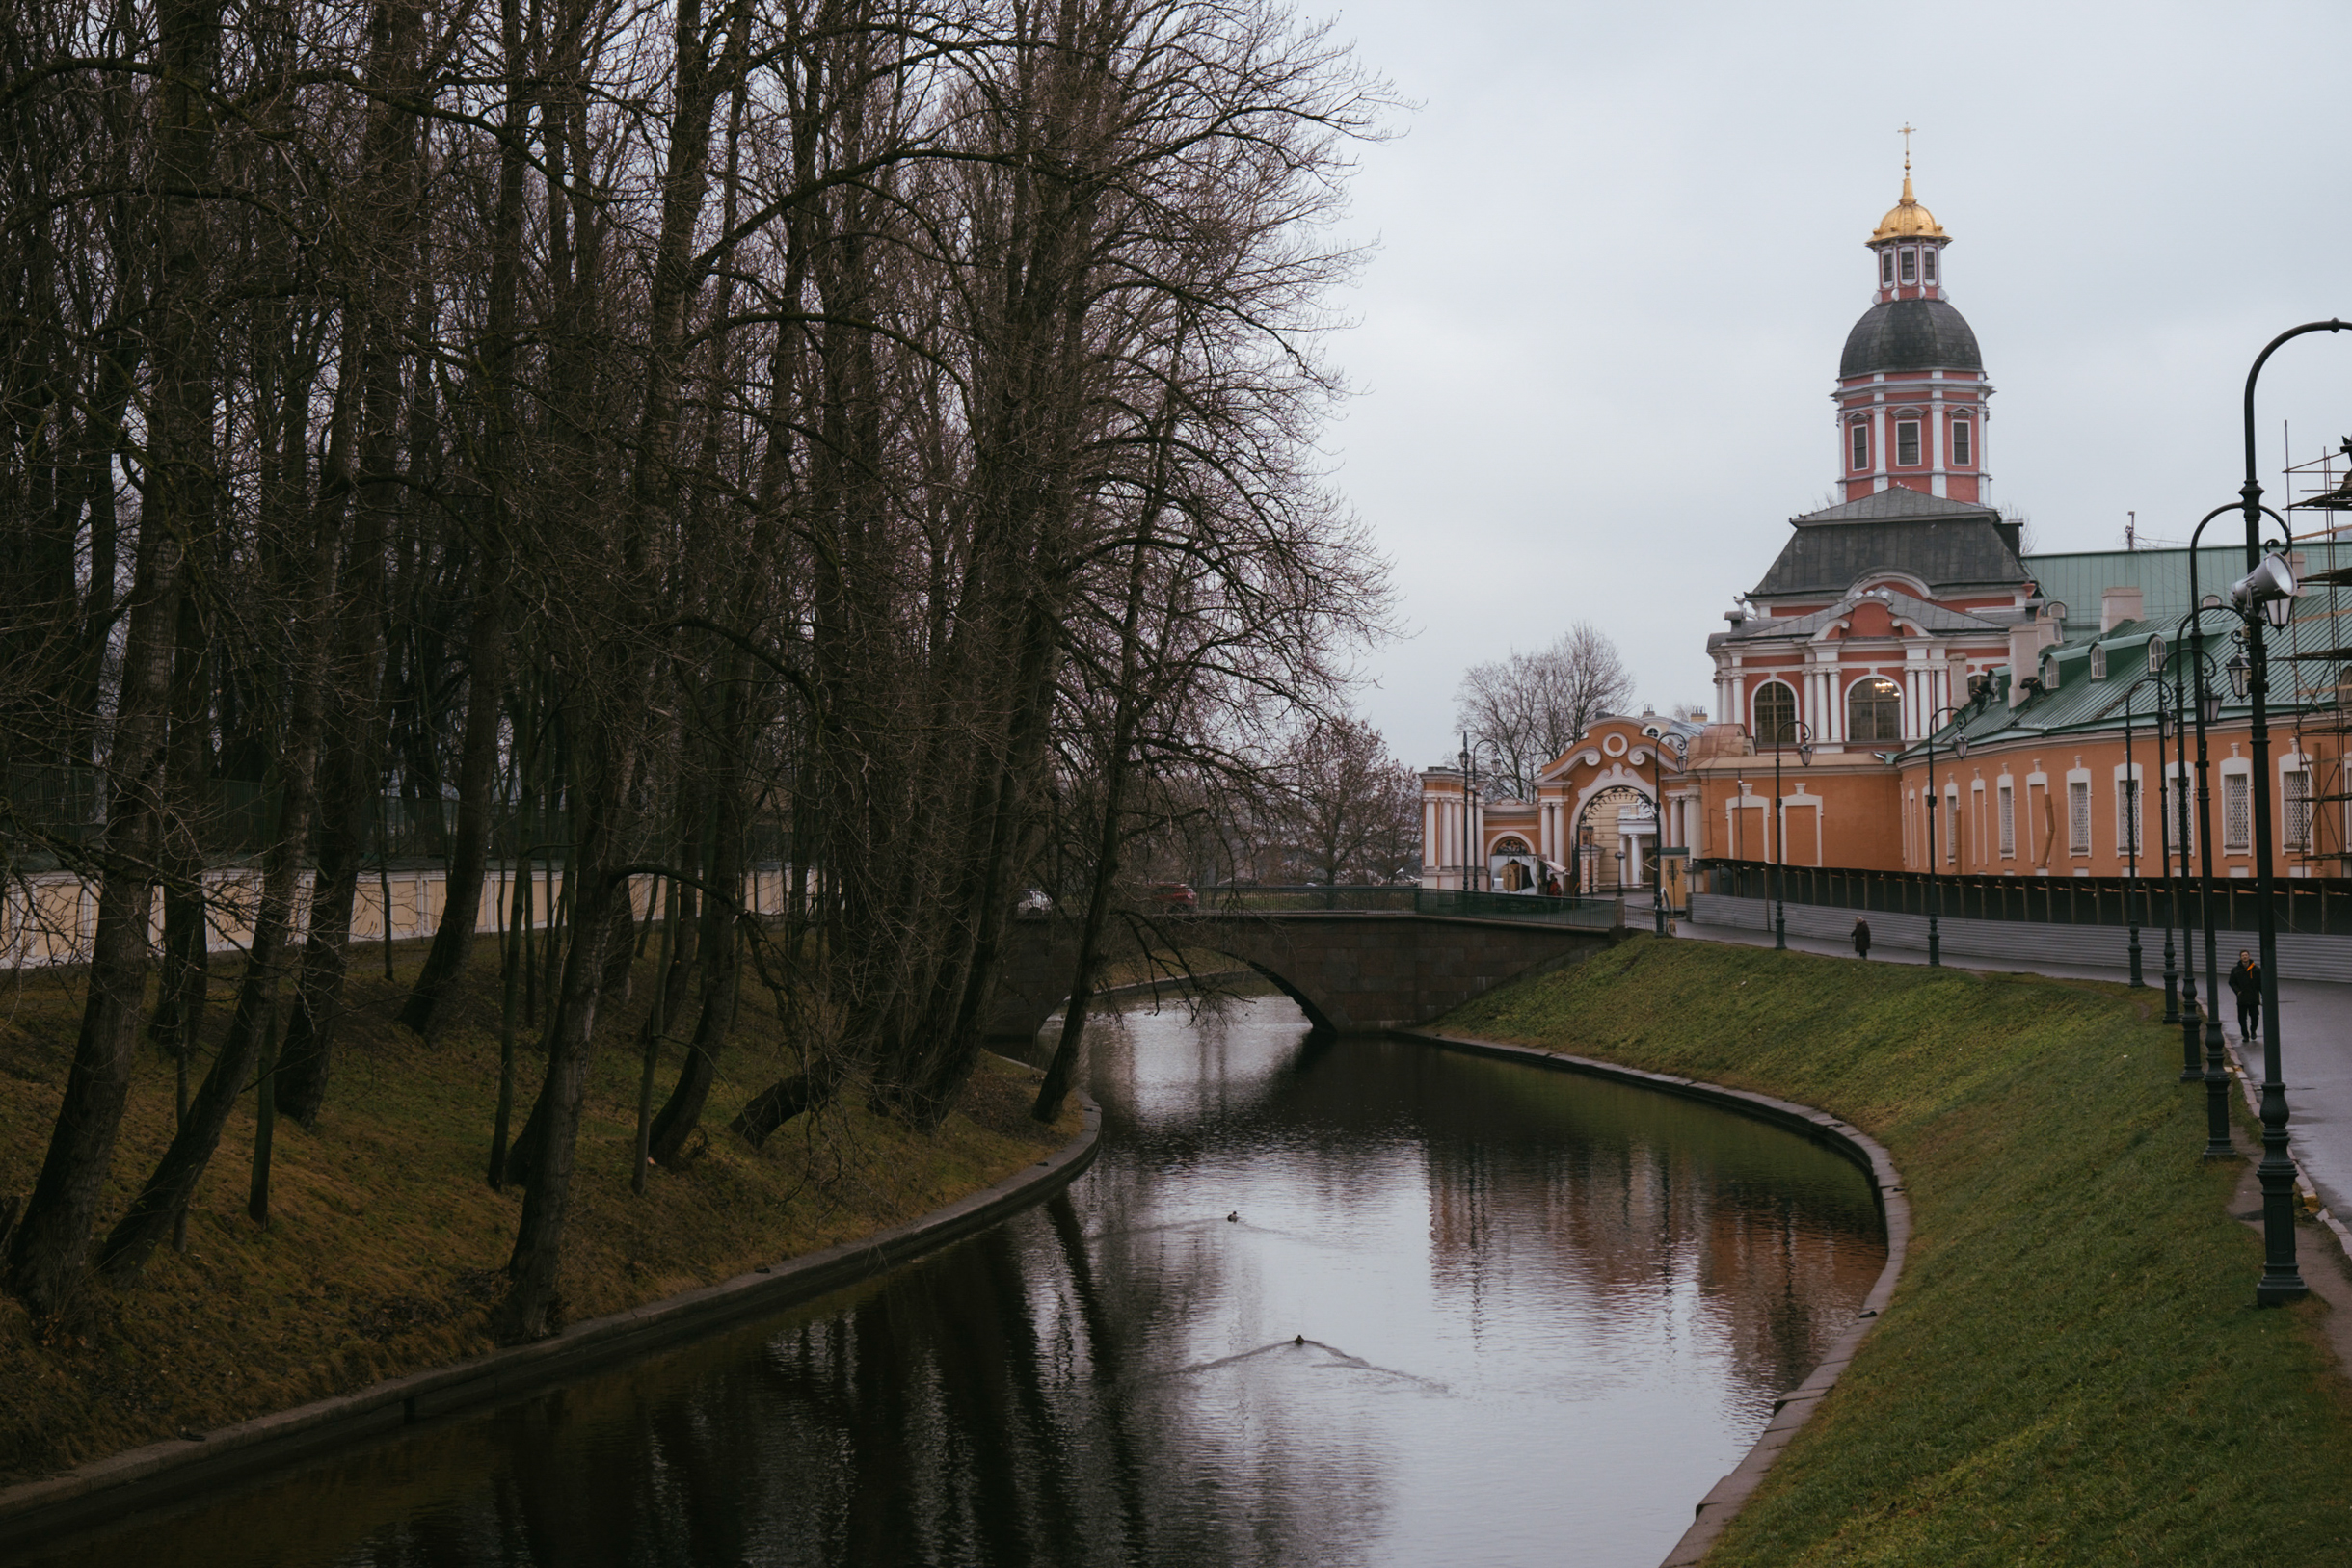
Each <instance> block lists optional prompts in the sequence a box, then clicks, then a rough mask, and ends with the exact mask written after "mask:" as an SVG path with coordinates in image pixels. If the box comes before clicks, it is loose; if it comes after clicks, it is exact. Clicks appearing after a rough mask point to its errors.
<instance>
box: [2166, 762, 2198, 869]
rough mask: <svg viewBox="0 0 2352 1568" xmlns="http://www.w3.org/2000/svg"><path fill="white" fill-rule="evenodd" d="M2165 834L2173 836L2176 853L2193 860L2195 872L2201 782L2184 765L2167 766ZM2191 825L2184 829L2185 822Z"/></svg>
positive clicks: (2176, 763)
mask: <svg viewBox="0 0 2352 1568" xmlns="http://www.w3.org/2000/svg"><path fill="white" fill-rule="evenodd" d="M2161 798H2162V800H2163V802H2164V831H2165V832H2166V833H2168V834H2170V835H2171V836H2172V838H2171V843H2172V852H2173V853H2174V854H2175V855H2185V856H2188V857H2191V861H2190V864H2191V866H2192V869H2193V868H2194V865H2195V861H2194V857H2195V855H2196V853H2197V782H2196V776H2195V775H2194V774H2192V773H2190V772H2189V770H2188V765H2187V764H2186V763H2182V762H2167V763H2165V764H2164V788H2163V790H2162V792H2161ZM2184 820H2185V821H2186V822H2187V824H2188V825H2187V826H2186V827H2185V828H2184V827H2182V826H2181V823H2182V822H2183V821H2184Z"/></svg>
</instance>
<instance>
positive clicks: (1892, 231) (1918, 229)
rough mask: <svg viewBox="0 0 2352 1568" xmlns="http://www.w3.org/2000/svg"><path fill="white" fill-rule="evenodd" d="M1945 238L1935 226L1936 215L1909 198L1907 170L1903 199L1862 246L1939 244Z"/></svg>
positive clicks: (1889, 210)
mask: <svg viewBox="0 0 2352 1568" xmlns="http://www.w3.org/2000/svg"><path fill="white" fill-rule="evenodd" d="M1906 161H1907V163H1908V160H1906ZM1945 237H1946V235H1945V234H1944V231H1943V226H1942V225H1941V224H1938V222H1936V215H1935V214H1934V213H1932V212H1930V211H1928V210H1927V208H1925V207H1923V206H1921V205H1920V204H1919V199H1918V198H1917V197H1915V196H1913V195H1911V171H1910V169H1909V168H1908V167H1907V168H1906V169H1905V170H1904V173H1903V199H1902V200H1900V201H1898V202H1896V203H1895V204H1894V205H1893V206H1891V207H1889V208H1887V209H1886V216H1885V217H1884V218H1882V219H1880V220H1879V226H1878V227H1876V228H1874V229H1872V230H1871V231H1870V238H1869V239H1867V240H1865V241H1863V243H1864V244H1865V245H1881V244H1884V243H1885V242H1886V241H1888V240H1917V239H1929V240H1939V239H1943V238H1945Z"/></svg>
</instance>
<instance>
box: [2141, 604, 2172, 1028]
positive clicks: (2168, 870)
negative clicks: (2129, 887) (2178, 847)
mask: <svg viewBox="0 0 2352 1568" xmlns="http://www.w3.org/2000/svg"><path fill="white" fill-rule="evenodd" d="M2164 654H2165V649H2164V639H2163V638H2162V637H2157V636H2152V637H2150V638H2149V639H2148V678H2149V679H2151V680H2152V681H2154V682H2155V685H2156V785H2157V787H2156V864H2159V865H2161V866H2163V867H2164V892H2165V913H2164V1022H2165V1023H2168V1024H2172V1023H2179V1022H2180V971H2179V970H2178V966H2177V965H2176V963H2175V961H2174V956H2173V927H2174V926H2175V925H2176V924H2178V922H2179V919H2180V886H2179V884H2178V882H2177V881H2175V880H2174V878H2173V843H2172V824H2171V821H2170V819H2169V818H2168V817H2167V816H2166V815H2165V810H2166V805H2167V803H2168V802H2169V801H2170V800H2171V798H2172V791H2171V790H2170V789H2167V788H2165V787H2164V748H2165V747H2167V746H2169V745H2171V744H2172V729H2173V722H2172V717H2173V715H2172V709H2171V708H2169V707H2167V706H2165V705H2164ZM2134 787H2135V789H2138V786H2137V785H2136V784H2135V786H2134ZM2138 792H2139V793H2140V794H2141V795H2142V796H2143V797H2145V796H2146V794H2147V791H2146V790H2145V789H2138ZM2141 805H2142V807H2143V808H2145V805H2146V801H2145V798H2143V800H2142V802H2141Z"/></svg>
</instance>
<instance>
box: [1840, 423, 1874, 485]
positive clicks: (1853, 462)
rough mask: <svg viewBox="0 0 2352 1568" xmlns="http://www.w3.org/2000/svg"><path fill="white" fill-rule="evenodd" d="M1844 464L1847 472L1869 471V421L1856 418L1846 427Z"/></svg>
mask: <svg viewBox="0 0 2352 1568" xmlns="http://www.w3.org/2000/svg"><path fill="white" fill-rule="evenodd" d="M1846 465H1847V471H1848V472H1849V473H1867V472H1869V471H1870V421H1869V420H1867V419H1856V420H1854V421H1852V422H1851V423H1849V424H1848V425H1847V427H1846Z"/></svg>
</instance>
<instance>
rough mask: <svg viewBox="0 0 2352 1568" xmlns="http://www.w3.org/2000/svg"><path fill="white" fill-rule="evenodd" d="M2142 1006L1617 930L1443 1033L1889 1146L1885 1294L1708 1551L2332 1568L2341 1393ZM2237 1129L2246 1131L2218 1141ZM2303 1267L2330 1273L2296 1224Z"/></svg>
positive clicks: (2063, 990) (2343, 1458)
mask: <svg viewBox="0 0 2352 1568" xmlns="http://www.w3.org/2000/svg"><path fill="white" fill-rule="evenodd" d="M2160 1017H2161V997H2156V998H2155V999H2154V1000H2153V1001H2152V1000H2151V994H2150V993H2149V992H2145V991H2142V992H2130V991H2126V990H2125V988H2123V987H2121V986H2111V985H2098V984H2088V983H2079V984H2078V983H2071V982H2061V981H2050V980H2044V979H2039V978H2035V977H2031V976H2021V975H2006V974H1975V973H1969V972H1966V971H1963V970H1929V969H1924V968H1918V967H1913V966H1904V965H1892V964H1873V965H1868V966H1864V965H1860V964H1856V963H1852V962H1849V961H1845V960H1839V959H1831V958H1821V957H1814V956H1810V955H1806V954H1800V953H1775V952H1772V951H1770V950H1768V949H1764V948H1755V947H1740V946H1722V945H1716V944H1713V943H1694V942H1669V943H1659V942H1657V941H1654V940H1652V939H1649V938H1640V939H1636V940H1635V941H1632V942H1629V943H1625V944H1624V945H1622V946H1620V947H1617V948H1616V949H1613V950H1612V951H1610V952H1608V953H1605V954H1601V955H1599V956H1596V957H1595V958H1593V959H1592V960H1590V962H1589V963H1587V964H1585V965H1582V966H1581V967H1578V968H1576V969H1573V970H1566V971H1564V972H1562V973H1558V974H1554V975H1549V976H1546V977H1543V978H1540V979H1537V980H1534V981H1530V982H1527V983H1524V984H1520V985H1516V986H1512V987H1509V988H1507V989H1505V990H1502V991H1499V992H1497V993H1495V994H1493V995H1491V996H1489V997H1484V998H1482V999H1481V1000H1480V1001H1478V1002H1476V1003H1474V1004H1472V1005H1471V1006H1469V1007H1467V1008H1464V1009H1463V1010H1462V1011H1460V1012H1458V1013H1457V1014H1455V1015H1454V1016H1453V1017H1452V1018H1450V1019H1448V1020H1447V1021H1446V1022H1445V1023H1444V1024H1443V1025H1442V1026H1443V1027H1444V1028H1445V1029H1447V1030H1448V1031H1450V1032H1455V1033H1463V1034H1478V1035H1483V1036H1487V1037H1489V1038H1495V1039H1503V1040H1512V1041H1518V1042H1522V1043H1527V1044H1533V1045H1541V1046H1548V1047H1550V1048H1552V1049H1555V1050H1565V1051H1571V1052H1574V1053H1577V1054H1581V1055H1591V1056H1599V1057H1604V1058H1607V1059H1609V1060H1612V1061H1618V1062H1625V1063H1628V1064H1631V1065H1634V1066H1638V1067H1644V1068H1648V1069H1652V1070H1655V1071H1664V1072H1672V1073H1678V1074H1684V1075H1687V1076H1693V1077H1698V1078H1703V1079H1707V1080H1709V1081H1712V1082H1717V1083H1724V1084H1730V1085H1734V1086H1737V1087H1741V1088H1749V1089H1758V1090H1762V1091H1765V1092H1767V1093H1770V1094H1774V1095H1778V1096H1782V1097H1785V1098H1788V1099H1792V1100H1797V1101H1801V1102H1804V1103H1807V1104H1811V1105H1816V1106H1820V1107H1822V1108H1824V1109H1828V1110H1831V1111H1834V1112H1836V1113H1837V1114H1838V1115H1840V1116H1843V1117H1845V1118H1846V1119H1847V1120H1849V1121H1851V1122H1853V1123H1854V1124H1855V1125H1857V1126H1858V1127H1860V1128H1862V1129H1865V1130H1867V1131H1869V1132H1870V1133H1871V1134H1873V1135H1874V1136H1876V1137H1877V1138H1878V1139H1879V1140H1880V1141H1881V1142H1883V1143H1884V1144H1885V1145H1886V1147H1887V1148H1888V1150H1889V1151H1890V1152H1891V1153H1892V1154H1893V1156H1894V1158H1895V1160H1896V1163H1897V1164H1898V1165H1899V1166H1900V1167H1901V1169H1902V1171H1903V1175H1904V1179H1905V1183H1906V1189H1907V1191H1908V1192H1909V1194H1910V1197H1911V1204H1912V1214H1913V1222H1914V1225H1915V1227H1916V1229H1915V1231H1914V1234H1913V1236H1912V1240H1911V1257H1910V1262H1909V1265H1908V1267H1907V1269H1906V1271H1905V1275H1904V1279H1903V1282H1902V1285H1901V1288H1900V1289H1899V1291H1898V1293H1897V1294H1896V1297H1895V1302H1894V1305H1893V1307H1892V1308H1891V1309H1890V1310H1889V1312H1888V1313H1887V1314H1886V1316H1884V1319H1883V1320H1882V1321H1881V1323H1880V1325H1879V1327H1878V1329H1877V1330H1876V1331H1875V1332H1874V1333H1873V1334H1872V1336H1871V1337H1870V1339H1869V1340H1868V1341H1867V1342H1866V1343H1865V1345H1864V1348H1863V1350H1862V1352H1861V1354H1860V1356H1859V1357H1858V1359H1857V1360H1856V1362H1855V1363H1854V1366H1853V1367H1852V1369H1850V1370H1849V1371H1848V1372H1847V1373H1846V1375H1845V1377H1844V1379H1843V1380H1842V1381H1840V1382H1839V1384H1838V1385H1837V1388H1836V1390H1835V1391H1834V1392H1833V1393H1832V1395H1831V1396H1830V1398H1828V1399H1827V1400H1825V1401H1824V1403H1823V1406H1822V1409H1821V1411H1820V1413H1819V1414H1817V1415H1816V1416H1815V1417H1814V1418H1813V1419H1812V1421H1811V1422H1808V1423H1807V1424H1806V1426H1805V1427H1804V1430H1803V1432H1802V1433H1801V1434H1800V1435H1799V1437H1798V1438H1797V1439H1796V1441H1795V1442H1794V1443H1793V1444H1792V1445H1791V1446H1790V1447H1789V1448H1788V1449H1787V1451H1786V1453H1785V1454H1784V1455H1783V1457H1782V1458H1781V1460H1780V1461H1779V1463H1778V1465H1777V1467H1776V1468H1775V1470H1774V1471H1773V1473H1772V1475H1771V1477H1770V1479H1769V1480H1768V1481H1767V1482H1766V1484H1765V1486H1764V1487H1763V1488H1762V1489H1761V1490H1760V1491H1758V1492H1757V1494H1756V1495H1755V1497H1754V1499H1753V1500H1752V1501H1751V1502H1750V1503H1749V1505H1748V1507H1747V1509H1746V1510H1745V1511H1744V1512H1743V1513H1742V1514H1741V1516H1740V1517H1739V1519H1738V1520H1737V1521H1736V1522H1735V1523H1734V1524H1733V1525H1732V1527H1731V1528H1730V1530H1729V1532H1728V1533H1727V1534H1726V1535H1725V1536H1724V1539H1723V1541H1722V1542H1721V1543H1720V1544H1719V1546H1718V1548H1717V1550H1716V1552H1715V1553H1714V1555H1712V1556H1710V1557H1709V1558H1708V1561H1709V1562H1710V1563H1721V1564H1725V1565H1734V1564H1755V1565H1764V1564H1770V1565H1772V1568H1789V1565H1792V1564H1806V1563H1817V1564H1829V1563H1836V1564H1840V1565H1855V1564H1922V1565H1924V1564H1936V1565H1938V1568H1943V1565H1950V1564H1967V1563H1986V1564H1992V1563H1998V1564H2003V1565H2009V1564H2019V1563H2098V1564H2119V1563H2161V1564H2196V1563H2222V1562H2232V1563H2235V1562H2240V1561H2256V1562H2274V1563H2294V1564H2298V1565H2302V1564H2318V1563H2345V1562H2352V1386H2348V1385H2347V1383H2346V1382H2345V1380H2344V1378H2343V1376H2342V1375H2341V1374H2340V1372H2339V1370H2338V1369H2337V1368H2336V1366H2335V1363H2334V1360H2333V1357H2332V1355H2331V1353H2330V1352H2329V1350H2328V1349H2327V1348H2326V1346H2325V1344H2324V1342H2322V1339H2321V1336H2320V1332H2319V1327H2318V1319H2319V1316H2320V1315H2323V1314H2325V1313H2327V1312H2328V1311H2329V1310H2330V1309H2329V1308H2328V1307H2327V1306H2326V1305H2325V1304H2324V1303H2322V1302H2320V1301H2318V1300H2317V1299H2316V1298H2313V1299H2311V1300H2308V1301H2306V1302H2305V1303H2303V1304H2301V1305H2299V1306H2296V1307H2290V1308H2286V1309H2284V1310H2278V1311H2259V1310H2257V1309H2256V1308H2255V1307H2254V1305H2253V1300H2254V1282H2255V1279H2256V1277H2257V1275H2258V1273H2259V1272H2260V1265H2261V1247H2260V1239H2259V1237H2258V1236H2256V1235H2254V1234H2253V1232H2251V1231H2250V1230H2248V1229H2247V1228H2246V1227H2244V1226H2242V1225H2240V1224H2239V1223H2238V1222H2237V1221H2236V1220H2234V1219H2232V1217H2231V1216H2230V1213H2229V1209H2230V1207H2231V1202H2230V1200H2231V1195H2232V1191H2233V1189H2234V1188H2235V1186H2236V1183H2237V1181H2238V1179H2239V1176H2240V1174H2241V1170H2242V1167H2241V1166H2239V1165H2237V1164H2234V1163H2230V1164H2214V1165H2208V1164H2206V1163H2205V1161H2204V1160H2202V1159H2201V1158H2200V1157H2199V1152H2200V1150H2201V1149H2202V1148H2203V1146H2204V1131H2203V1126H2204V1124H2203V1100H2202V1095H2201V1093H2200V1092H2199V1091H2196V1090H2193V1089H2191V1088H2189V1087H2186V1086H2183V1085H2181V1084H2179V1083H2178V1082H2176V1081H2175V1075H2176V1074H2177V1073H2178V1063H2179V1052H2180V1047H2179V1033H2178V1029H2167V1028H2163V1027H2160V1026H2158V1025H2157V1024H2156V1023H2155V1020H2157V1019H2159V1018H2160ZM2239 1142H2240V1146H2241V1147H2245V1148H2252V1147H2254V1145H2253V1143H2252V1140H2251V1138H2249V1137H2247V1136H2245V1135H2243V1129H2241V1136H2240V1139H2239ZM2301 1234H2302V1237H2303V1243H2304V1245H2303V1259H2304V1267H2305V1269H2306V1271H2307V1274H2308V1272H2309V1271H2311V1270H2313V1269H2321V1268H2338V1267H2340V1266H2341V1264H2340V1261H2339V1257H2338V1256H2337V1252H2336V1248H2335V1246H2334V1244H2333V1242H2332V1241H2331V1240H2330V1238H2329V1237H2328V1236H2327V1235H2326V1233H2324V1232H2322V1231H2319V1230H2318V1229H2316V1228H2313V1227H2308V1226H2307V1227H2305V1228H2303V1230H2302V1233H2301Z"/></svg>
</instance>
